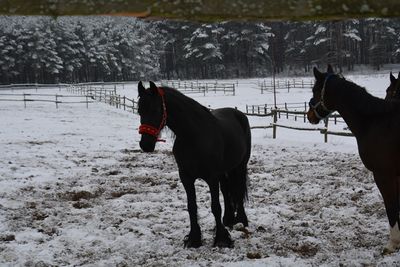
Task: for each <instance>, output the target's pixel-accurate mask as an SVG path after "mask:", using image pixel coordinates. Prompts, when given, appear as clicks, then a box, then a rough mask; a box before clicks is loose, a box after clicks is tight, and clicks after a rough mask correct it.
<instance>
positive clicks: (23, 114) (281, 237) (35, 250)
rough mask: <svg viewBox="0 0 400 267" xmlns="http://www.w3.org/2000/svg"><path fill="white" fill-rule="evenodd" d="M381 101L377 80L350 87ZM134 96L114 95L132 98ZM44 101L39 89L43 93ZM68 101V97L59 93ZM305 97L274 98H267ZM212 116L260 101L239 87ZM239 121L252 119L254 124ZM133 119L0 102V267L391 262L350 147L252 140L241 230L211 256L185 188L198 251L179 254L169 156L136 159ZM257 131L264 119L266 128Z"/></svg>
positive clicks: (185, 225)
mask: <svg viewBox="0 0 400 267" xmlns="http://www.w3.org/2000/svg"><path fill="white" fill-rule="evenodd" d="M351 79H352V80H354V81H355V82H357V83H359V84H362V85H363V86H366V87H367V89H368V90H369V91H370V92H372V93H373V94H375V95H379V96H382V95H384V91H385V90H384V89H385V88H386V87H387V85H388V80H389V79H388V76H385V75H384V76H375V77H371V76H358V77H351ZM135 89H136V86H131V87H129V88H126V89H125V90H126V95H128V93H130V94H132V96H133V95H135V91H136V90H135ZM46 92H47V91H46ZM63 93H65V94H66V92H63ZM310 95H311V92H310V91H309V90H300V91H297V92H296V93H295V92H292V93H289V94H288V93H280V94H279V95H278V102H284V101H287V102H290V101H292V102H293V100H296V101H297V100H298V101H297V102H300V101H308V99H309V98H310ZM193 97H194V98H195V99H197V100H198V101H199V102H201V103H203V104H204V105H210V106H211V107H213V108H215V107H219V106H238V107H239V108H240V109H241V107H243V105H245V104H246V103H248V104H263V103H272V95H271V94H264V95H261V94H260V93H259V92H258V91H257V90H255V89H251V86H250V83H249V82H248V80H241V81H239V87H238V91H237V94H236V96H223V95H211V94H210V95H208V96H205V97H204V96H197V95H193ZM262 120H263V119H261V121H260V119H254V118H251V123H252V124H255V123H264V122H263V121H262ZM138 124H139V122H138V117H137V116H136V115H133V114H131V113H129V112H126V111H122V110H117V109H115V108H113V107H110V106H107V105H105V104H102V103H94V104H89V109H86V106H85V105H84V104H81V105H62V106H60V108H59V109H56V108H55V105H54V104H48V103H44V104H40V103H35V102H33V103H28V107H27V108H26V109H24V106H23V103H22V102H1V103H0V151H1V152H2V154H1V155H0V265H1V266H65V265H71V266H81V265H83V266H235V267H236V266H237V267H239V266H338V265H339V266H375V265H380V266H394V265H399V264H400V254H399V252H397V253H394V254H392V255H389V256H385V257H384V256H382V255H381V254H380V252H381V250H382V248H383V246H384V244H385V243H386V241H387V238H388V223H387V219H386V215H385V210H384V207H383V201H382V198H381V196H380V194H379V192H378V190H377V188H376V186H375V184H374V182H373V178H372V175H371V174H370V173H369V172H368V171H367V170H366V169H365V168H364V166H363V165H362V163H361V161H360V159H359V156H358V153H357V147H356V144H355V142H354V139H353V138H352V137H330V140H329V143H327V144H324V143H323V137H322V135H321V134H319V133H310V132H300V131H293V130H285V129H278V138H277V139H275V140H274V139H272V137H271V136H272V133H271V130H270V129H267V130H253V131H252V134H253V151H252V157H251V160H250V163H249V179H250V189H249V202H248V204H247V213H248V217H249V221H250V226H249V227H248V229H247V230H243V229H241V228H240V227H237V228H235V229H233V230H231V235H232V238H233V239H234V240H235V247H234V248H233V249H220V248H213V247H212V243H213V240H212V239H213V231H214V218H213V216H212V214H211V210H210V195H209V193H208V187H207V186H206V184H205V183H204V182H203V181H201V180H199V181H198V182H197V183H196V189H197V192H198V194H197V196H198V206H199V223H200V225H201V227H202V233H203V244H204V245H203V246H202V247H201V248H199V249H184V248H183V237H184V236H185V235H186V234H187V233H188V231H189V218H188V214H187V211H186V197H185V193H184V189H183V187H182V185H181V184H180V182H179V177H178V172H177V167H176V164H175V162H174V158H173V156H172V154H171V147H172V143H173V139H172V138H170V137H169V136H168V134H166V136H165V137H167V142H166V143H165V144H164V143H160V144H158V145H157V148H156V151H155V152H154V153H150V154H145V153H142V152H141V151H140V149H139V145H138V141H139V139H140V136H139V135H138V133H137V128H138ZM266 124H267V123H266Z"/></svg>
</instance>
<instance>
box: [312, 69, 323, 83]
mask: <svg viewBox="0 0 400 267" xmlns="http://www.w3.org/2000/svg"><path fill="white" fill-rule="evenodd" d="M313 72H314V77H315V79H317V80H322V79H324V74H322V72H320V71H319V70H318V69H317V68H316V67H314V68H313Z"/></svg>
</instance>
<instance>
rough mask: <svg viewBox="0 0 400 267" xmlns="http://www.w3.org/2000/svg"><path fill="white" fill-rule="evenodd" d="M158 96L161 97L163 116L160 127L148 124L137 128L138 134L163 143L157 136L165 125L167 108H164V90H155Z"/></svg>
mask: <svg viewBox="0 0 400 267" xmlns="http://www.w3.org/2000/svg"><path fill="white" fill-rule="evenodd" d="M157 92H158V94H159V95H160V96H161V101H162V107H163V115H162V119H161V123H160V126H159V127H158V128H156V127H154V126H151V125H149V124H142V125H140V126H139V134H145V133H146V134H149V135H151V136H154V137H156V138H157V142H165V140H163V139H159V138H158V135H159V134H160V132H161V130H162V129H163V128H164V126H165V124H167V107H166V106H165V98H164V95H165V92H164V89H162V88H160V87H158V88H157Z"/></svg>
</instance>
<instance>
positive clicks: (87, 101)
mask: <svg viewBox="0 0 400 267" xmlns="http://www.w3.org/2000/svg"><path fill="white" fill-rule="evenodd" d="M86 108H89V99H88V96H87V95H86Z"/></svg>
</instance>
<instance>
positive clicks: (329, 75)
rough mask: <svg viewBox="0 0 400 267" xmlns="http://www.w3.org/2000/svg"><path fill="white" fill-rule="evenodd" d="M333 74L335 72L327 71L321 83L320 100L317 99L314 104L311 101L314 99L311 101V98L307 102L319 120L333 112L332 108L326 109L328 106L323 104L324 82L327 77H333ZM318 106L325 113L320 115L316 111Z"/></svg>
mask: <svg viewBox="0 0 400 267" xmlns="http://www.w3.org/2000/svg"><path fill="white" fill-rule="evenodd" d="M333 76H335V74H333V73H329V74H328V75H327V76H326V78H325V81H324V85H323V87H322V90H321V98H320V100H319V101H318V102H317V103H315V104H314V103H313V102H314V101H313V100H314V98H311V100H310V103H309V105H310V107H311V108H312V109H313V111H314V114H315V116H316V117H317V118H318V119H320V120H323V119H326V118H327V117H328V116H329V115H331V114H332V113H333V112H334V110H330V109H328V108H327V107H326V106H325V104H324V95H325V90H326V83H327V81H328V80H329V78H331V77H333ZM318 106H321V108H322V110H323V111H324V112H326V113H327V115H325V116H322V115H321V114H319V113H318V111H317V108H318Z"/></svg>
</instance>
